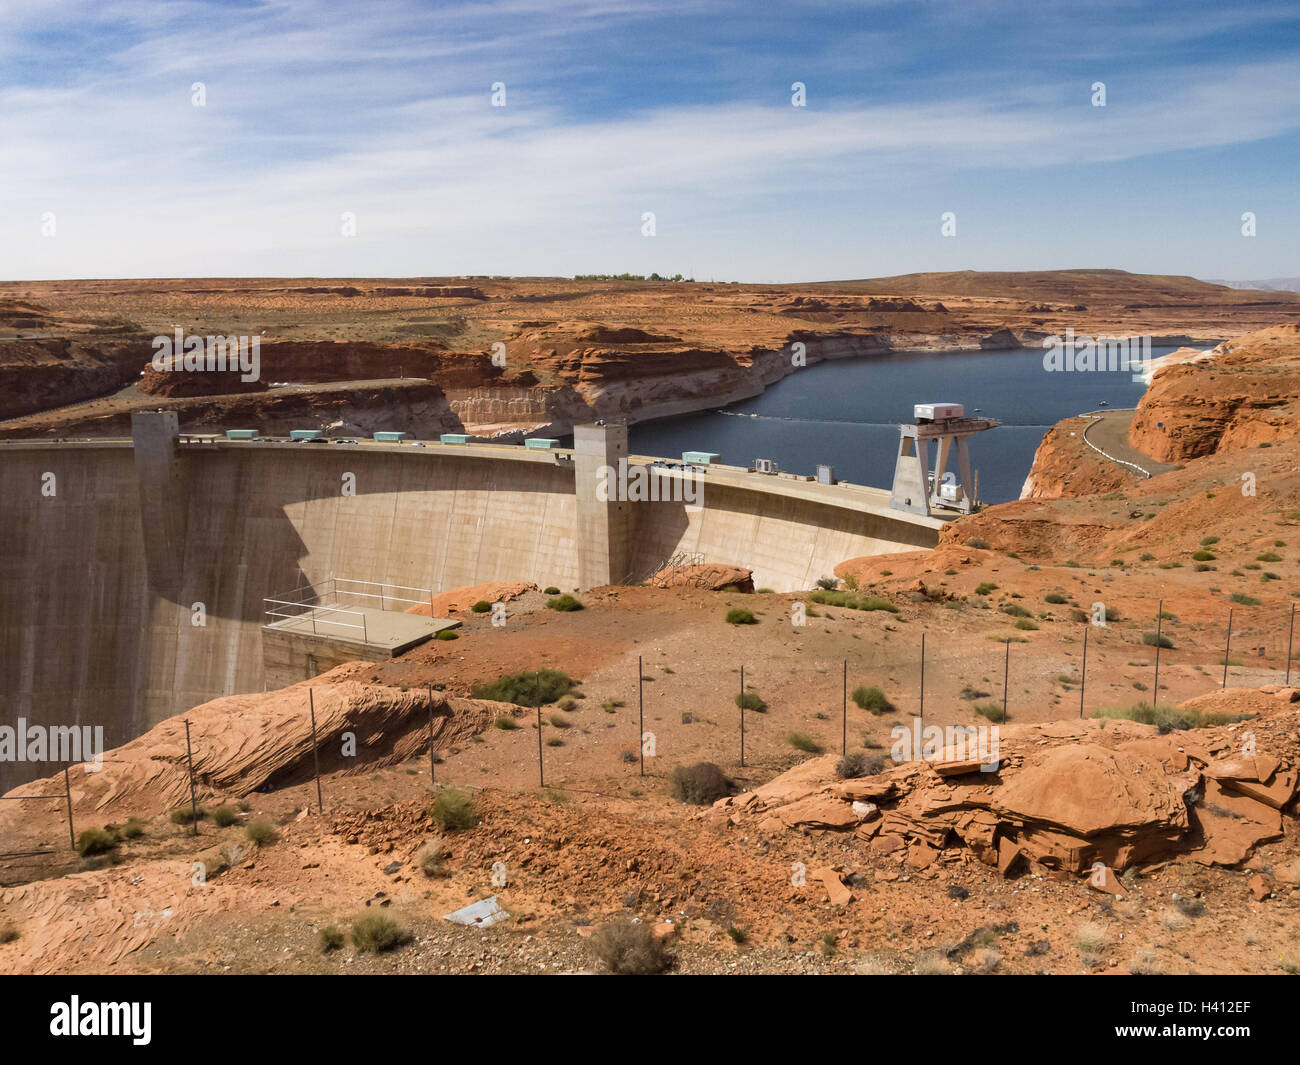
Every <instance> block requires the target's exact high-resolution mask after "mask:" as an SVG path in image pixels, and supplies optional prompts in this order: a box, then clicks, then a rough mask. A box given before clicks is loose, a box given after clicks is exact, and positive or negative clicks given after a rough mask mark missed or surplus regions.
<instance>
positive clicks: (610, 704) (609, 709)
mask: <svg viewBox="0 0 1300 1065" xmlns="http://www.w3.org/2000/svg"><path fill="white" fill-rule="evenodd" d="M622 705H623V703H622V702H621V701H619V700H618V699H606V700H605V701H604V702H602V703H601V704H600V708H601V709H602V710H604V711H605V713H607V714H612V713H614V711H615V710H617V709H618V708H619V707H620V706H622Z"/></svg>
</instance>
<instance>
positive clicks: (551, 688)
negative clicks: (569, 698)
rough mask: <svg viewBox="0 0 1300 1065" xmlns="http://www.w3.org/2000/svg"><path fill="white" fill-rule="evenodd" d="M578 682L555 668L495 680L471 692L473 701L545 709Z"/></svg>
mask: <svg viewBox="0 0 1300 1065" xmlns="http://www.w3.org/2000/svg"><path fill="white" fill-rule="evenodd" d="M577 685H578V682H577V681H576V680H573V679H572V678H571V677H570V676H569V675H568V674H567V673H561V672H560V671H559V670H558V669H539V670H533V671H530V672H527V673H512V674H510V675H508V676H504V677H498V678H497V679H496V680H494V681H492V683H491V684H480V685H479V686H478V687H476V688H475V689H474V698H475V699H491V700H492V701H493V702H498V703H514V704H515V705H516V706H547V705H549V704H551V703H554V702H556V701H558V700H559V699H560V698H561V697H562V696H565V695H567V694H568V693H569V692H570V691H571V690H572V689H573V688H576V687H577Z"/></svg>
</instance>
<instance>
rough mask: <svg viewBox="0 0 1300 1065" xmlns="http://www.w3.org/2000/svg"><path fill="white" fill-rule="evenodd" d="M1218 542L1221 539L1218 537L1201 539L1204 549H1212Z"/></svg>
mask: <svg viewBox="0 0 1300 1065" xmlns="http://www.w3.org/2000/svg"><path fill="white" fill-rule="evenodd" d="M1218 542H1219V538H1218V537H1217V536H1202V537H1201V546H1202V547H1211V546H1213V545H1214V544H1217V543H1218Z"/></svg>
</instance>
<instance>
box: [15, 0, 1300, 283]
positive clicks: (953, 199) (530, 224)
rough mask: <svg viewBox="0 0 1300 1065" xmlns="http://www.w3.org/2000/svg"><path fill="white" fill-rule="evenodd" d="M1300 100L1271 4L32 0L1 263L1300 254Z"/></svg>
mask: <svg viewBox="0 0 1300 1065" xmlns="http://www.w3.org/2000/svg"><path fill="white" fill-rule="evenodd" d="M1098 81H1101V82H1104V83H1105V85H1106V98H1107V106H1105V107H1094V106H1092V102H1091V97H1092V85H1093V83H1094V82H1098ZM195 82H202V83H203V85H204V87H205V91H206V105H205V106H203V107H195V106H193V104H192V91H191V86H192V85H193V83H195ZM495 82H504V83H505V86H506V106H504V107H494V106H492V85H493V83H495ZM794 82H802V83H804V84H805V85H806V87H807V89H806V91H807V106H806V107H801V108H797V107H792V106H791V86H792V84H793V83H794ZM1298 101H1300V7H1297V5H1295V4H1294V3H1276V4H1274V3H1270V2H1268V0H1261V2H1259V3H1252V4H1249V5H1242V6H1239V7H1233V6H1230V5H1227V4H1224V3H1222V2H1218V3H1199V2H1197V3H1179V2H1171V3H1146V2H1141V3H1139V2H1122V0H1109V2H1107V0H1103V2H1100V3H1089V4H1082V5H1060V4H1055V3H1050V2H1046V3H1045V2H1043V0H1038V2H1035V3H1020V2H1014V3H1013V2H987V3H986V2H980V0H970V2H944V3H928V2H925V0H908V2H905V3H892V2H878V0H859V2H857V3H847V2H846V3H834V2H831V3H803V2H800V0H787V2H783V3H781V4H766V3H761V4H760V3H754V4H742V3H731V2H714V0H696V2H691V0H687V2H684V3H678V4H672V3H665V2H663V0H502V2H493V0H485V2H468V0H467V2H458V3H430V2H424V3H415V2H410V0H374V2H364V3H359V2H357V0H347V2H338V0H241V2H233V0H232V2H227V0H95V2H88V0H64V2H59V0H4V2H3V4H0V277H2V278H8V279H36V278H67V277H135V276H181V277H202V276H240V275H244V276H257V275H280V276H407V275H412V276H424V275H429V276H440V275H448V274H560V275H569V274H573V273H591V272H621V271H625V270H626V271H632V272H637V273H648V272H650V271H653V270H657V271H659V272H660V273H667V274H671V273H677V272H682V273H685V274H687V275H690V276H694V277H697V278H700V279H717V280H744V281H796V280H818V279H829V278H850V277H869V276H877V275H883V274H895V273H905V272H910V271H915V270H949V269H995V270H1009V269H1046V268H1053V267H1078V266H1092V267H1119V268H1123V269H1128V270H1134V271H1144V272H1153V273H1177V274H1192V275H1194V276H1198V277H1224V278H1256V279H1258V278H1268V277H1277V276H1296V275H1300V259H1298V258H1297V253H1296V249H1297V248H1300V219H1298V218H1297V215H1298V214H1300V208H1298V207H1297V202H1298V201H1300V196H1297V192H1296V175H1297V174H1300V106H1298V105H1297V104H1298ZM949 211H951V212H953V213H955V215H956V218H957V232H956V235H955V236H953V237H943V236H941V234H940V222H941V216H942V215H943V213H944V212H949ZM1247 211H1250V212H1254V214H1255V216H1256V219H1257V222H1256V225H1257V235H1256V236H1254V237H1243V236H1242V234H1241V216H1242V214H1243V212H1247ZM345 212H348V213H350V214H351V215H353V216H355V219H356V234H355V236H344V235H343V233H342V224H343V223H342V216H343V214H344V213H345ZM645 212H653V213H654V215H655V235H654V236H643V235H642V216H643V214H644V213H645ZM51 220H52V222H53V235H52V236H51V235H46V233H48V232H49V230H50V222H51Z"/></svg>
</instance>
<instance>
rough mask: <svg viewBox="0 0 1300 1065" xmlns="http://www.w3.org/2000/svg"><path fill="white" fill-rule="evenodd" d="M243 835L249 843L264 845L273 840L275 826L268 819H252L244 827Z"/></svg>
mask: <svg viewBox="0 0 1300 1065" xmlns="http://www.w3.org/2000/svg"><path fill="white" fill-rule="evenodd" d="M244 835H246V836H247V837H248V842H249V843H252V844H254V845H255V846H258V847H265V846H266V845H267V844H268V843H274V842H275V826H274V825H273V824H271V822H270V821H254V822H253V823H252V824H251V825H249V826H248V827H247V828H246V829H244Z"/></svg>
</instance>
